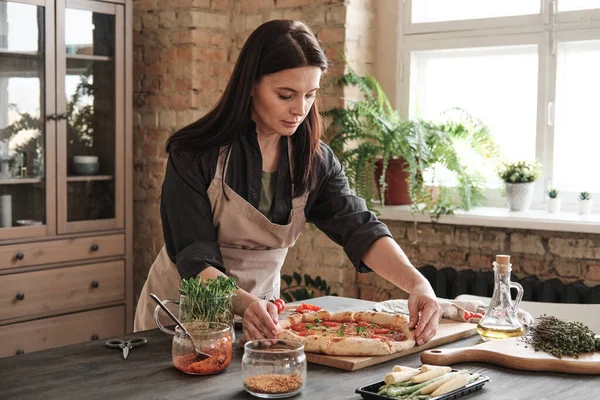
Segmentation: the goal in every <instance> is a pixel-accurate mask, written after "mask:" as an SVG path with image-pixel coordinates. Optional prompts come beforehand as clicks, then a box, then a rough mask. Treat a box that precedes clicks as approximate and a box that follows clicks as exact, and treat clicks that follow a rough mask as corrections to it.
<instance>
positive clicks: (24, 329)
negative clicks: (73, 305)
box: [0, 306, 125, 357]
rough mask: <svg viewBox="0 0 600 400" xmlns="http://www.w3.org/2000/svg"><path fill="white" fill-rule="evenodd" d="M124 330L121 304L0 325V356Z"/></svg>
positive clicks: (65, 344) (106, 335)
mask: <svg viewBox="0 0 600 400" xmlns="http://www.w3.org/2000/svg"><path fill="white" fill-rule="evenodd" d="M124 333H125V307H123V306H118V307H110V308H104V309H101V310H95V311H87V312H81V313H76V314H69V315H63V316H60V317H53V318H44V319H40V320H36V321H29V322H21V323H18V324H12V325H5V326H0V357H6V356H12V355H15V354H17V353H21V352H25V353H30V352H32V351H38V350H44V349H50V348H52V347H59V346H67V345H70V344H75V343H82V342H87V341H88V340H94V339H104V338H107V337H112V336H119V335H123V334H124Z"/></svg>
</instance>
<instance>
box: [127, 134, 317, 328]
mask: <svg viewBox="0 0 600 400" xmlns="http://www.w3.org/2000/svg"><path fill="white" fill-rule="evenodd" d="M226 150H227V148H226V147H222V148H221V150H220V151H219V158H218V162H217V168H216V171H215V176H214V178H213V180H212V181H211V183H210V186H209V188H208V191H207V193H208V198H209V200H210V205H211V209H212V215H213V224H214V226H215V228H216V230H217V242H218V243H219V245H220V247H221V254H222V255H223V264H224V265H225V268H226V269H227V274H228V275H229V276H233V277H235V278H237V283H238V286H239V287H240V288H242V289H244V290H245V291H247V292H249V293H251V294H253V295H255V296H257V297H260V298H262V299H272V298H277V297H279V286H280V282H281V278H280V271H281V267H282V265H283V262H284V260H285V256H286V254H287V251H288V248H289V247H292V246H293V245H294V243H295V242H296V239H297V238H298V236H299V235H300V232H302V228H303V227H304V223H305V222H306V219H305V217H304V206H305V205H306V200H307V198H308V193H305V194H304V195H303V196H301V197H296V198H293V199H292V210H291V212H290V216H289V219H288V223H287V224H286V225H278V224H274V223H272V222H271V221H269V219H268V218H266V217H265V216H264V215H263V214H262V213H261V212H260V211H259V210H258V209H256V208H255V207H254V206H253V205H252V204H250V203H248V202H247V201H246V200H245V199H244V198H242V197H241V196H239V195H238V194H237V193H236V192H235V191H234V190H233V189H231V188H230V187H229V186H228V185H227V184H226V183H225V182H224V179H225V176H227V167H228V165H229V154H230V151H231V150H229V151H226ZM288 155H289V160H290V162H289V164H290V173H291V176H292V177H293V176H294V174H293V171H292V151H291V140H289V139H288ZM293 190H294V186H293V184H292V193H293ZM225 193H226V194H227V198H228V199H229V200H227V198H225ZM180 281H181V276H180V275H179V272H178V271H177V266H176V265H175V264H174V263H173V262H172V261H171V260H170V259H169V256H168V254H167V250H166V248H165V247H164V246H163V248H162V249H161V251H160V253H159V255H158V257H157V258H156V260H155V261H154V263H153V264H152V267H151V268H150V272H149V273H148V279H147V280H146V282H145V283H144V287H143V289H142V293H141V295H140V299H139V301H138V304H137V308H136V311H135V321H134V331H136V332H137V331H141V330H147V329H153V328H156V322H155V321H154V309H155V308H156V303H154V301H152V299H151V298H150V293H154V294H156V295H157V296H158V297H159V298H160V299H161V300H164V299H178V298H179V294H178V289H179V284H180ZM161 314H164V313H161ZM163 318H164V322H165V325H171V324H172V322H169V321H168V319H167V318H168V317H166V316H163V317H161V323H162V322H163Z"/></svg>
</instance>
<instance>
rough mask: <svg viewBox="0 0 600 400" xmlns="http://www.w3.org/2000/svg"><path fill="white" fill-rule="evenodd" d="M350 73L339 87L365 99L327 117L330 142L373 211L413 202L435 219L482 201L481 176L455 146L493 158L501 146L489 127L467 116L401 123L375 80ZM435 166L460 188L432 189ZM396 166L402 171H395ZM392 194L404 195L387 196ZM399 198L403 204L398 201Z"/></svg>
mask: <svg viewBox="0 0 600 400" xmlns="http://www.w3.org/2000/svg"><path fill="white" fill-rule="evenodd" d="M347 71H348V72H347V73H346V74H345V75H344V76H342V77H340V78H339V79H338V83H339V84H341V85H343V86H354V87H357V88H358V89H359V90H360V92H361V93H362V94H363V96H364V97H363V98H362V99H361V100H357V101H349V102H348V104H347V105H346V106H345V107H344V108H337V109H332V110H330V111H328V112H326V113H325V115H326V116H328V117H330V118H331V124H330V125H329V127H328V131H327V136H328V138H330V142H329V144H330V146H331V147H332V149H333V150H334V152H335V153H336V154H337V156H338V157H339V159H340V161H341V162H342V164H343V165H344V168H345V171H346V175H347V177H348V180H349V183H350V185H351V187H352V188H353V189H354V190H355V191H356V194H357V195H358V196H360V197H362V198H363V199H365V201H366V202H367V205H368V206H369V207H370V208H371V207H372V205H373V204H374V201H375V199H376V198H379V201H380V202H381V204H388V205H393V204H399V203H400V204H402V203H405V204H406V203H409V204H410V205H411V210H412V211H413V212H421V211H425V212H429V213H430V214H431V215H432V216H436V217H437V216H439V215H440V214H444V213H452V212H453V211H454V210H455V209H458V208H461V209H469V208H471V207H473V206H474V205H477V204H478V203H479V201H480V200H481V199H482V198H483V185H482V183H483V179H482V174H480V173H479V172H478V171H477V170H476V169H475V168H470V167H467V166H466V165H465V164H464V163H463V161H462V158H461V156H460V153H459V151H458V150H457V146H455V142H456V141H459V140H460V141H461V142H462V143H467V144H469V145H470V146H471V149H472V150H474V151H475V152H476V153H477V154H480V155H481V156H482V157H484V158H490V157H493V156H494V155H495V154H497V148H496V145H495V143H494V141H493V140H492V137H491V135H490V134H489V132H488V131H487V129H486V128H485V126H484V125H483V124H479V123H476V122H475V121H473V119H471V118H470V117H468V116H467V115H466V113H462V114H461V117H460V118H456V120H453V121H446V122H444V123H433V122H430V121H421V120H417V121H411V120H406V119H403V118H402V117H400V115H399V114H398V112H397V111H396V110H394V109H393V108H392V107H391V105H390V102H389V100H388V99H387V97H386V95H385V93H384V91H383V89H382V88H381V86H380V85H379V83H378V82H377V80H376V79H375V78H374V77H372V76H369V75H366V76H359V75H358V74H356V73H355V72H354V71H353V70H352V68H350V67H349V66H347ZM436 165H438V166H439V165H441V166H443V167H444V168H446V169H447V170H448V171H450V172H451V173H453V174H454V176H455V177H456V179H455V180H456V185H452V186H450V185H448V186H444V185H439V184H436V185H437V186H436V187H435V188H434V189H435V190H432V185H431V182H433V181H434V178H433V177H432V174H431V170H432V169H433V167H434V166H436ZM395 168H399V169H400V172H392V169H395ZM394 177H395V179H394ZM392 190H393V191H394V192H400V195H399V196H389V195H388V193H389V192H391V191H392ZM399 197H400V199H401V200H400V202H397V201H395V199H398V198H399ZM402 198H403V199H402Z"/></svg>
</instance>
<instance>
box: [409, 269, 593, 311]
mask: <svg viewBox="0 0 600 400" xmlns="http://www.w3.org/2000/svg"><path fill="white" fill-rule="evenodd" d="M419 271H421V273H422V274H423V276H425V278H427V280H428V281H429V283H431V286H432V287H433V289H434V290H435V294H436V295H437V296H438V297H442V298H445V299H453V298H455V297H456V296H458V295H461V294H472V295H476V296H486V297H491V296H492V293H493V291H494V273H493V272H492V271H473V270H460V271H456V270H455V269H454V268H450V267H446V268H442V269H439V270H438V269H437V268H435V267H434V266H433V265H425V266H423V267H421V268H419ZM511 279H512V281H513V282H518V283H520V284H521V286H523V292H524V293H523V300H524V301H538V302H549V303H575V304H600V285H596V286H593V287H590V286H586V285H585V284H583V282H573V283H568V284H564V283H563V282H561V281H560V279H556V278H553V279H547V280H543V281H542V280H540V279H538V277H537V276H527V277H523V278H519V277H517V276H514V275H513V276H511Z"/></svg>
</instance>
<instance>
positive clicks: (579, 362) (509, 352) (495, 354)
mask: <svg viewBox="0 0 600 400" xmlns="http://www.w3.org/2000/svg"><path fill="white" fill-rule="evenodd" d="M421 362H422V363H423V364H434V365H454V364H459V363H463V362H484V363H488V364H496V365H501V366H503V367H508V368H514V369H520V370H526V371H554V372H567V373H572V374H588V375H595V374H600V352H596V353H587V354H582V355H581V356H580V357H579V358H573V357H563V358H562V359H558V358H556V357H554V356H552V355H550V354H547V353H544V352H535V351H534V350H533V348H532V347H531V346H527V345H526V344H525V343H523V342H521V341H520V339H519V338H510V339H504V340H495V341H489V342H485V343H482V344H478V345H476V346H470V347H462V348H453V349H436V350H428V351H424V352H423V353H422V354H421Z"/></svg>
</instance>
